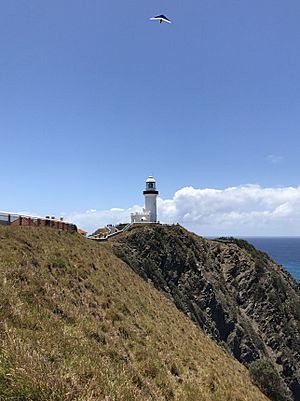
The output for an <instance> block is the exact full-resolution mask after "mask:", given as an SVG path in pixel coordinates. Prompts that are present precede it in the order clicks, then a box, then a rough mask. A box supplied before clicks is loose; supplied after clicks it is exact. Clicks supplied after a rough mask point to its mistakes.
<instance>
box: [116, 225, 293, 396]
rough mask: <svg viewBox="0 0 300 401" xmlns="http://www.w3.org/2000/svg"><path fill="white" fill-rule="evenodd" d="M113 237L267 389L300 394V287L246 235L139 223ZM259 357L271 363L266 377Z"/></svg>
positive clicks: (122, 253) (123, 253)
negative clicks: (208, 234) (209, 235)
mask: <svg viewBox="0 0 300 401" xmlns="http://www.w3.org/2000/svg"><path fill="white" fill-rule="evenodd" d="M111 244H112V247H113V249H114V251H115V253H116V255H118V256H119V257H121V258H122V259H123V260H124V261H125V262H126V263H128V264H129V265H130V266H131V267H132V268H133V270H134V271H136V272H137V273H138V274H139V275H140V276H141V277H143V278H144V279H146V280H151V282H152V283H153V284H154V286H155V287H156V288H157V289H159V290H160V291H162V292H164V293H165V294H166V295H167V296H168V297H169V298H170V299H172V300H173V301H174V303H175V304H176V306H177V307H178V308H179V309H180V310H182V311H183V312H184V313H185V314H186V315H187V316H188V317H190V318H191V319H192V320H193V321H194V322H195V323H196V324H197V325H198V326H199V327H201V328H202V329H203V330H204V332H205V333H207V334H208V335H209V336H210V337H211V338H213V339H214V340H215V341H217V342H218V343H219V344H220V345H222V346H223V347H224V348H225V349H227V350H228V351H229V352H231V353H232V354H233V355H234V356H235V357H236V358H237V359H238V360H239V361H240V362H242V363H243V364H244V365H245V366H247V367H250V368H251V369H250V370H251V372H253V373H255V374H253V375H252V377H253V378H254V379H255V378H256V379H257V378H258V377H259V376H260V377H261V378H264V380H265V383H261V381H259V380H256V382H257V383H258V384H259V385H260V386H261V388H262V389H263V390H264V391H265V393H266V394H267V395H268V396H269V397H272V399H273V400H274V401H278V400H291V399H293V400H295V401H300V287H299V285H298V284H297V283H296V282H295V280H293V279H292V277H291V276H290V275H289V274H288V273H287V272H286V271H284V270H283V269H282V268H281V267H280V266H278V265H277V264H276V263H275V262H273V261H272V260H271V259H270V258H269V257H268V255H266V254H265V253H263V252H259V251H257V250H256V249H255V248H254V247H253V246H251V245H250V244H248V243H247V242H246V241H241V240H234V239H232V238H223V239H220V240H217V241H208V240H206V239H204V238H201V237H199V236H197V235H195V234H192V233H190V232H188V231H187V230H185V229H183V228H182V227H180V226H178V225H176V226H162V225H160V226H159V225H154V226H149V225H148V226H135V227H134V228H133V229H131V230H129V231H128V232H126V233H124V234H122V235H120V236H118V237H116V238H115V239H114V240H113V241H112V242H111ZM259 360H261V361H262V362H263V361H267V362H268V366H271V368H269V369H268V372H269V377H268V378H267V377H266V375H264V373H265V372H264V371H263V369H262V366H265V365H264V364H263V363H262V362H261V363H258V362H257V361H259ZM252 364H254V365H252ZM259 369H260V374H258V373H257V372H258V371H259ZM274 377H275V378H276V380H273V378H274Z"/></svg>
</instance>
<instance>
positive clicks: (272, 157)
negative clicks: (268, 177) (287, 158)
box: [266, 155, 284, 164]
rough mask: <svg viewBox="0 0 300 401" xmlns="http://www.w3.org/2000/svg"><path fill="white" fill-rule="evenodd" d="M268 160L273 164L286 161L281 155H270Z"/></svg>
mask: <svg viewBox="0 0 300 401" xmlns="http://www.w3.org/2000/svg"><path fill="white" fill-rule="evenodd" d="M266 160H267V161H268V162H269V163H271V164H279V163H281V162H282V161H283V160H284V158H283V156H280V155H268V156H267V157H266Z"/></svg>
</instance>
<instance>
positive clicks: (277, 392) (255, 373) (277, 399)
mask: <svg viewBox="0 0 300 401" xmlns="http://www.w3.org/2000/svg"><path fill="white" fill-rule="evenodd" d="M249 373H250V377H251V380H252V381H253V383H254V384H256V385H257V386H258V387H259V388H260V390H261V391H262V392H263V393H264V394H265V395H266V396H267V397H269V398H270V399H271V400H272V401H288V400H289V397H288V396H287V394H286V391H285V389H284V388H283V385H282V383H281V379H280V376H279V374H278V373H277V372H276V370H275V369H274V367H273V366H272V364H271V363H270V362H269V361H268V360H267V359H258V360H256V361H254V362H252V364H251V365H250V367H249Z"/></svg>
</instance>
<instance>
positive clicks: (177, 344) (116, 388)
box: [0, 227, 267, 401]
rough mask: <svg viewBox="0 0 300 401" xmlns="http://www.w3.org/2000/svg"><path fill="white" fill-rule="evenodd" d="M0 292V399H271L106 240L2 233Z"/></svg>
mask: <svg viewBox="0 0 300 401" xmlns="http://www.w3.org/2000/svg"><path fill="white" fill-rule="evenodd" d="M133 234H134V233H133V232H132V233H131V235H133ZM123 239H124V240H125V237H124V238H123ZM149 247H151V243H149ZM128 249H129V248H128ZM149 251H150V248H149ZM0 288H1V298H0V399H1V400H11V401H69V400H72V401H73V400H77V401H94V400H103V401H104V400H105V401H134V400H136V401H150V400H155V401H160V400H166V401H172V400H175V401H187V400H188V401H199V400H205V401H224V400H228V401H229V400H230V401H266V400H267V398H266V397H265V396H264V395H263V394H262V393H261V392H260V391H259V390H258V388H257V387H255V386H254V385H253V384H252V383H251V380H250V378H249V375H248V372H247V370H246V369H245V368H244V367H243V366H242V365H241V364H240V363H239V362H238V361H236V360H235V359H233V358H232V357H230V356H229V355H228V354H227V353H226V352H225V351H224V350H223V349H221V348H220V347H219V346H218V345H216V344H215V342H213V341H212V340H210V339H209V338H207V336H206V335H205V334H204V333H203V332H201V331H200V330H199V328H198V327H196V325H195V324H194V323H193V322H191V320H190V319H188V318H187V317H185V316H184V314H183V313H181V312H180V311H179V310H178V309H177V308H176V307H175V306H174V304H173V302H171V301H169V300H167V299H166V297H165V296H164V295H163V294H161V293H159V292H158V291H157V290H156V289H155V288H153V286H152V285H151V284H149V283H147V282H145V281H144V280H143V279H142V278H140V277H139V276H138V275H137V274H136V273H135V272H133V271H132V269H131V268H130V267H128V265H127V264H125V263H124V262H122V261H121V260H120V259H119V258H118V257H116V256H115V255H114V254H113V253H112V251H111V249H110V244H99V243H95V242H91V241H89V240H87V239H84V238H82V237H80V236H79V235H77V234H75V233H73V234H72V233H66V232H61V231H58V230H53V229H47V228H30V227H0Z"/></svg>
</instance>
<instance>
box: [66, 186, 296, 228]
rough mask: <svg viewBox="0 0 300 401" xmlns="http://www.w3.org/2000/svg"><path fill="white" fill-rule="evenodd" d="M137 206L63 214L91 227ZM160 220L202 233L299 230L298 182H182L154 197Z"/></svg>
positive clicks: (126, 215)
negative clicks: (165, 195)
mask: <svg viewBox="0 0 300 401" xmlns="http://www.w3.org/2000/svg"><path fill="white" fill-rule="evenodd" d="M139 209H141V206H133V207H132V208H129V209H126V210H124V209H121V208H113V209H110V210H102V211H101V210H99V211H95V210H94V209H93V211H91V210H89V211H87V212H82V213H73V214H70V215H69V216H68V217H67V218H68V220H69V221H73V222H74V223H76V224H77V225H78V226H80V227H82V228H85V229H88V230H89V231H93V230H94V229H96V228H98V227H100V226H103V225H105V224H109V223H112V224H114V223H118V222H128V221H129V218H130V213H131V212H133V211H136V210H139ZM158 214H159V219H160V221H161V222H162V223H177V222H178V223H179V224H182V225H183V226H185V227H186V228H188V229H191V230H193V231H195V232H198V233H199V234H202V235H300V187H282V188H262V187H260V186H259V185H244V186H238V187H232V188H226V189H212V188H206V189H196V188H193V187H185V188H182V189H180V190H178V191H177V192H176V193H175V194H174V196H173V198H172V199H161V198H159V199H158Z"/></svg>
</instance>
